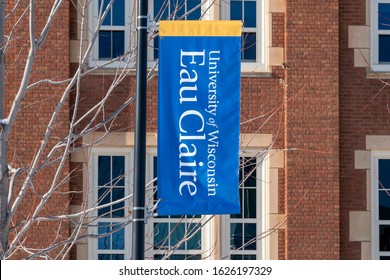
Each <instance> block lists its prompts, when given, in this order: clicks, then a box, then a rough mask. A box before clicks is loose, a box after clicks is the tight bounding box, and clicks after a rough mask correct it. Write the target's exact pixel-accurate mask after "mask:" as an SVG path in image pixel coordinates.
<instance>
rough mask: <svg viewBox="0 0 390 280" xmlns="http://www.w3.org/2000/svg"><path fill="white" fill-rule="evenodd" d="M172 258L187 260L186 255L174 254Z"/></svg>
mask: <svg viewBox="0 0 390 280" xmlns="http://www.w3.org/2000/svg"><path fill="white" fill-rule="evenodd" d="M169 259H170V260H185V259H186V255H179V254H174V255H171V256H170V257H169Z"/></svg>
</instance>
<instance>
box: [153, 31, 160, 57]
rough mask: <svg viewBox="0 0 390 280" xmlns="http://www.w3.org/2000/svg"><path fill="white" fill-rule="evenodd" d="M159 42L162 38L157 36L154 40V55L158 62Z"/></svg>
mask: <svg viewBox="0 0 390 280" xmlns="http://www.w3.org/2000/svg"><path fill="white" fill-rule="evenodd" d="M159 41H160V37H159V36H157V37H156V38H154V39H153V44H154V45H153V47H154V48H153V55H154V59H155V60H157V59H158V46H159Z"/></svg>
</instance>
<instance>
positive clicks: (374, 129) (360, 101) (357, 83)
mask: <svg viewBox="0 0 390 280" xmlns="http://www.w3.org/2000/svg"><path fill="white" fill-rule="evenodd" d="M340 10H341V11H342V13H341V14H340V206H341V220H340V225H341V227H340V230H341V258H342V259H360V258H361V244H360V242H350V241H349V212H350V211H365V210H366V207H367V205H366V188H367V186H366V171H365V170H356V169H354V151H355V150H365V149H366V135H389V134H390V126H389V123H390V114H389V111H388V104H389V102H390V94H389V93H390V89H389V87H387V88H384V89H383V90H382V91H381V92H380V93H379V91H380V90H381V89H382V87H383V83H381V82H380V81H379V80H377V79H368V78H367V69H365V68H356V67H354V50H353V49H350V48H348V26H355V25H366V1H364V0H359V1H340ZM378 93H379V94H378ZM374 96H376V97H375V98H374V99H373V97H374Z"/></svg>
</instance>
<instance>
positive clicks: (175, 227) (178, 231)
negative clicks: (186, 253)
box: [169, 223, 186, 250]
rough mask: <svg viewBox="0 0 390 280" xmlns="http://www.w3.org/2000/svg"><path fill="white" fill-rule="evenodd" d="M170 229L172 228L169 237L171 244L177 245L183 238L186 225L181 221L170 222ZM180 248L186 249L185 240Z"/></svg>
mask: <svg viewBox="0 0 390 280" xmlns="http://www.w3.org/2000/svg"><path fill="white" fill-rule="evenodd" d="M170 230H171V235H170V237H169V239H170V243H171V244H170V245H171V246H176V244H177V243H179V242H180V241H181V240H183V238H184V235H185V231H186V227H185V224H184V223H179V224H174V223H171V224H170ZM177 249H178V250H185V242H183V243H182V244H181V245H180V246H179V247H178V248H177Z"/></svg>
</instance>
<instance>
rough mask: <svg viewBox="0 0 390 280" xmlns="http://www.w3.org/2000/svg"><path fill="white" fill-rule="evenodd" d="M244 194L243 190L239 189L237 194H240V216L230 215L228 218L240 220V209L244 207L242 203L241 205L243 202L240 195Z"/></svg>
mask: <svg viewBox="0 0 390 280" xmlns="http://www.w3.org/2000/svg"><path fill="white" fill-rule="evenodd" d="M240 174H241V172H240ZM243 192H244V189H243V188H240V189H239V194H240V202H241V203H240V207H241V210H240V214H232V215H230V218H232V219H240V218H242V212H243V211H242V209H243V207H244V203H243V201H242V193H243Z"/></svg>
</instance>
